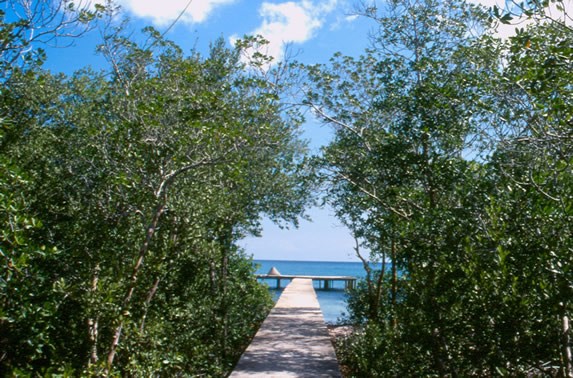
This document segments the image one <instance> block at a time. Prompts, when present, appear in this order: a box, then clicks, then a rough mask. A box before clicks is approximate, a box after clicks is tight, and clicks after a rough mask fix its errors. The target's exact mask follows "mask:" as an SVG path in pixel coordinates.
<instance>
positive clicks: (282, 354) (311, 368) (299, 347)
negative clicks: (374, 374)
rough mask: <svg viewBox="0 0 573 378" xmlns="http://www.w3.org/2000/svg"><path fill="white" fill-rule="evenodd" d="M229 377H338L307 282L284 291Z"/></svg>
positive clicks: (295, 283) (299, 280) (296, 280)
mask: <svg viewBox="0 0 573 378" xmlns="http://www.w3.org/2000/svg"><path fill="white" fill-rule="evenodd" d="M230 377H231V378H242V377H341V375H340V370H339V368H338V361H337V360H336V355H335V353H334V348H333V347H332V343H331V342H330V337H329V335H328V330H327V329H326V325H325V323H324V318H323V317H322V312H321V311H320V305H319V303H318V299H317V298H316V293H315V292H314V288H313V286H312V280H311V279H302V278H294V279H293V280H292V282H291V283H290V284H289V285H288V286H287V287H286V288H285V289H284V291H283V293H282V295H281V297H280V298H279V300H278V301H277V303H276V305H275V307H274V308H273V309H272V310H271V313H270V314H269V316H268V317H267V318H266V319H265V321H264V322H263V324H262V326H261V328H260V329H259V331H258V332H257V334H256V335H255V338H254V339H253V340H252V342H251V345H249V347H248V348H247V350H246V351H245V353H243V355H242V356H241V359H240V360H239V363H238V364H237V366H236V367H235V370H234V371H233V373H232V374H231V375H230Z"/></svg>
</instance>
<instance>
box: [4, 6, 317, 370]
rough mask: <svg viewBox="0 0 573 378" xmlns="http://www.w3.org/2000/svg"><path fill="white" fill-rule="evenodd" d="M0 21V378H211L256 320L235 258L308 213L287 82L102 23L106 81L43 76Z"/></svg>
mask: <svg viewBox="0 0 573 378" xmlns="http://www.w3.org/2000/svg"><path fill="white" fill-rule="evenodd" d="M49 4H51V1H48V0H46V1H45V2H40V5H45V7H43V6H39V7H37V8H35V9H36V10H37V11H38V12H48V13H49V12H52V11H53V9H52V8H50V7H49ZM62 4H63V3H62ZM110 11H111V10H110V9H105V8H98V9H97V11H96V13H90V16H89V17H87V16H86V15H85V14H84V13H82V14H83V16H81V17H80V16H77V17H78V18H77V19H74V18H73V15H77V12H84V11H82V10H77V9H74V8H70V7H67V8H66V10H65V12H68V13H69V14H68V16H66V17H64V18H63V19H62V20H72V22H75V24H74V25H73V26H72V25H70V27H74V28H80V29H79V30H87V29H85V28H89V27H91V26H90V25H92V26H93V24H90V23H91V22H95V21H97V20H98V19H99V20H100V22H105V19H106V18H107V17H108V16H109V13H108V12H110ZM54 12H56V13H55V14H58V15H59V14H60V13H59V12H63V11H62V10H57V11H54ZM23 14H24V13H23ZM4 16H5V15H4V14H2V22H3V24H2V28H3V31H2V34H1V35H0V38H2V43H0V46H3V47H2V48H3V49H4V50H2V59H3V61H2V66H1V67H0V69H2V78H3V88H2V90H1V92H0V121H1V134H0V171H1V174H0V217H1V218H2V223H1V226H0V227H1V229H0V235H1V236H0V254H1V264H2V270H1V272H2V273H1V278H0V310H1V312H0V351H1V353H0V375H2V376H11V375H16V376H28V375H30V376H44V375H46V376H51V375H54V374H63V375H71V376H79V375H95V376H101V375H113V376H115V375H117V376H225V375H226V374H227V373H228V372H229V370H230V368H232V366H233V364H234V363H235V362H236V361H237V359H238V356H239V355H240V353H241V352H242V350H243V348H244V347H245V346H246V344H247V343H248V341H249V339H250V337H251V336H252V335H253V334H254V332H255V330H256V329H257V327H258V325H259V324H260V322H261V321H262V320H263V319H264V317H265V316H266V314H267V312H268V309H269V308H270V306H271V304H272V301H271V298H270V294H269V293H268V291H267V289H266V288H265V287H264V286H262V285H260V284H258V283H257V281H256V279H255V278H254V275H253V266H252V263H251V261H250V259H248V258H247V257H245V255H244V252H243V251H241V250H240V248H238V247H237V244H236V242H237V241H238V240H240V239H242V238H243V237H244V236H245V235H248V234H256V233H257V232H259V228H260V224H259V221H260V218H261V216H263V215H266V216H268V217H269V218H271V219H273V220H275V221H277V222H283V223H296V221H297V218H298V217H299V216H300V215H301V214H302V212H303V210H304V207H305V205H306V203H307V201H308V199H309V185H308V184H307V183H309V181H308V180H307V179H306V176H307V174H306V170H307V169H306V168H305V165H304V161H303V157H304V151H305V147H304V145H303V144H301V142H300V141H299V139H298V138H297V135H298V134H297V133H298V132H297V128H298V126H299V125H300V122H301V117H300V116H299V115H298V113H296V112H292V111H288V109H285V108H284V106H283V105H282V103H281V102H280V101H279V100H280V98H281V97H282V96H283V93H284V92H283V91H285V90H286V89H288V88H286V87H285V85H286V84H288V83H287V82H284V81H283V79H282V76H279V74H278V72H280V75H285V74H286V73H288V70H286V69H285V67H279V68H280V71H279V70H278V69H277V71H276V72H275V71H269V72H266V75H265V76H263V75H260V74H258V72H260V70H256V69H255V68H257V67H258V66H260V64H262V63H264V62H265V59H266V57H264V56H258V55H257V56H255V57H254V58H253V59H252V60H251V61H250V63H249V64H248V65H247V64H246V63H243V62H242V60H241V55H242V54H243V53H245V52H246V51H248V49H249V47H250V46H251V45H252V44H255V43H263V42H264V41H261V40H260V39H257V38H247V39H245V40H244V41H242V42H241V43H240V44H239V46H238V47H237V48H236V49H228V48H227V47H225V44H224V42H223V41H222V40H221V41H217V42H215V43H213V45H212V47H211V50H210V53H209V54H208V56H206V57H203V56H201V55H200V54H199V53H197V52H191V54H187V55H184V54H183V52H182V51H181V50H180V49H179V47H177V46H176V45H174V44H173V43H171V42H169V41H166V40H164V39H163V38H162V36H161V35H160V34H159V33H158V32H157V31H155V30H153V29H151V28H149V29H146V30H144V31H143V32H142V34H140V35H139V38H140V39H142V40H144V41H145V43H143V44H141V43H138V42H137V41H136V40H135V38H137V35H136V37H132V38H126V37H124V32H123V27H124V26H126V25H123V26H120V27H119V28H117V27H116V28H112V27H111V25H112V24H107V27H102V30H104V31H105V33H106V34H105V36H104V38H103V40H102V44H101V47H100V51H101V53H102V54H104V55H105V56H106V57H107V58H108V61H109V67H110V69H109V70H105V71H102V72H93V71H92V70H90V69H85V70H83V71H81V72H77V73H75V74H73V75H71V76H66V75H63V74H52V73H50V72H46V71H44V70H42V68H41V64H42V62H43V60H44V58H45V56H44V55H43V54H42V53H38V51H37V50H33V49H32V50H29V48H31V47H36V46H37V45H36V44H34V41H32V42H31V44H28V42H27V41H28V40H27V39H26V38H25V36H26V33H27V29H26V28H32V27H34V28H35V29H38V25H33V23H32V22H29V20H17V21H16V22H15V23H12V24H11V23H8V22H7V21H6V20H8V18H7V17H6V18H5V17H4ZM35 19H39V20H50V22H52V20H53V19H54V18H53V17H47V15H39V16H38V17H36V18H35ZM73 20H75V21H73ZM62 22H63V21H62ZM66 22H67V21H66ZM41 26H44V27H45V30H46V31H47V33H48V34H50V33H51V36H53V37H55V38H57V37H58V35H57V33H56V31H58V30H62V29H60V28H57V27H55V28H54V29H51V27H53V25H41ZM82 28H83V29H82ZM10 30H13V31H14V32H13V33H10ZM23 35H24V37H22V36H23ZM21 37H22V38H23V39H22V40H24V41H26V43H20V41H19V38H21ZM38 42H39V41H38ZM24 51H29V52H26V53H25V56H24V55H22V54H24ZM34 51H35V52H36V53H38V54H34V53H33V52H34ZM33 56H37V57H39V58H38V59H35V58H34V59H32V58H28V57H33Z"/></svg>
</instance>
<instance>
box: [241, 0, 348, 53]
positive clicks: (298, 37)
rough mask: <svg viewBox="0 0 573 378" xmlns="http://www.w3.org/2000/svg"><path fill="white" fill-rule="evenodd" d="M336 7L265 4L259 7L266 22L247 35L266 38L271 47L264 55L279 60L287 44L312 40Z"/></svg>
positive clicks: (331, 0)
mask: <svg viewBox="0 0 573 378" xmlns="http://www.w3.org/2000/svg"><path fill="white" fill-rule="evenodd" d="M337 4H338V0H328V1H324V0H323V1H320V0H316V1H315V2H313V1H309V0H303V1H297V2H295V1H287V2H282V3H269V2H263V3H262V4H261V7H260V8H259V15H260V16H261V18H262V19H263V22H262V23H261V25H260V26H259V27H258V28H256V29H255V30H252V31H251V32H249V33H248V34H251V35H258V34H260V35H262V36H263V37H264V38H265V39H267V40H268V41H269V44H268V46H267V47H266V50H265V51H261V52H262V53H264V54H267V55H270V56H272V57H274V58H275V61H279V60H281V59H282V58H283V55H284V48H285V45H287V44H290V43H298V44H300V43H304V42H306V41H308V40H309V39H311V38H312V37H313V35H314V33H315V32H316V31H317V30H318V29H320V28H321V27H322V26H323V24H324V19H325V16H326V15H327V14H328V13H330V12H332V11H333V10H334V9H335V8H336V6H337ZM236 39H237V36H236V35H235V36H233V37H231V43H234V42H235V41H236Z"/></svg>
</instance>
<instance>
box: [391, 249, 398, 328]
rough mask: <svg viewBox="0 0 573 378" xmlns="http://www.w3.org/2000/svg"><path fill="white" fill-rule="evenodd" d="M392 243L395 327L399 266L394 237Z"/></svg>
mask: <svg viewBox="0 0 573 378" xmlns="http://www.w3.org/2000/svg"><path fill="white" fill-rule="evenodd" d="M391 243H392V245H391V246H390V253H391V263H392V289H391V290H392V293H391V297H392V326H393V327H394V329H396V327H397V326H398V321H397V319H396V296H397V291H398V268H397V267H396V241H395V240H394V238H392V242H391Z"/></svg>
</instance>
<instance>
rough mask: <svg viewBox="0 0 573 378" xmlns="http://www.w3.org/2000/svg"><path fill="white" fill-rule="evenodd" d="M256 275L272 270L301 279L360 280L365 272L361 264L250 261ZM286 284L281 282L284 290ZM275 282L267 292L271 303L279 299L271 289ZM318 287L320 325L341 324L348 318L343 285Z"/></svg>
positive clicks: (278, 293) (315, 286) (315, 285)
mask: <svg viewBox="0 0 573 378" xmlns="http://www.w3.org/2000/svg"><path fill="white" fill-rule="evenodd" d="M253 262H254V264H255V266H256V268H257V271H256V273H257V274H267V273H268V272H269V271H270V270H271V269H272V268H273V267H274V268H276V269H277V270H278V271H279V273H281V274H284V275H297V274H300V275H305V276H353V277H356V278H358V279H360V278H364V276H365V275H366V272H365V271H364V266H363V265H362V263H361V262H339V261H283V260H254V261H253ZM288 282H289V280H284V281H283V282H281V286H282V288H283V289H284V287H285V286H286V285H287V284H288ZM273 285H276V283H275V282H271V281H269V287H270V288H269V290H271V292H272V294H273V298H274V299H275V301H276V300H277V299H278V298H279V296H280V293H281V291H278V290H275V289H273ZM318 285H319V283H318V282H316V281H315V282H314V288H315V289H316V295H317V297H318V302H319V303H320V308H321V310H322V315H323V316H324V321H325V322H326V323H329V324H344V323H345V317H346V315H347V314H348V309H347V306H346V292H345V290H344V282H342V281H340V282H339V281H336V282H334V287H333V288H332V289H329V290H322V289H320V288H319V286H318Z"/></svg>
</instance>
